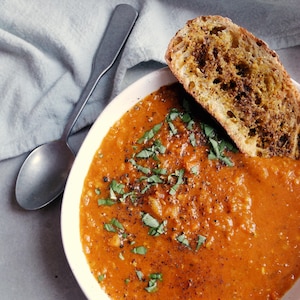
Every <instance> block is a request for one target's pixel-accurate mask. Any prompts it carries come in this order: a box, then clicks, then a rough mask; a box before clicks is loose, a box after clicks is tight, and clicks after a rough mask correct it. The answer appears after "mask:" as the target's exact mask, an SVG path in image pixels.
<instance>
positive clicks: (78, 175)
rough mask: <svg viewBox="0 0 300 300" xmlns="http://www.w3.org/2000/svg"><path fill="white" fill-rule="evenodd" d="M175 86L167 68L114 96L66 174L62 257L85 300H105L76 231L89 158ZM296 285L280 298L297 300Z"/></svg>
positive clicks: (77, 229)
mask: <svg viewBox="0 0 300 300" xmlns="http://www.w3.org/2000/svg"><path fill="white" fill-rule="evenodd" d="M173 82H176V79H175V78H174V76H173V75H172V74H171V72H170V71H169V69H168V68H163V69H160V70H158V71H155V72H153V73H150V74H149V75H146V76H145V77H143V78H141V79H140V80H138V81H137V82H135V83H134V84H132V85H131V86H129V87H128V88H127V89H126V90H124V91H123V92H122V93H121V94H120V95H119V96H117V97H116V98H115V99H114V100H113V101H112V102H111V103H110V104H109V105H108V106H107V107H106V108H105V110H104V111H103V112H102V113H101V114H100V116H99V117H98V119H97V120H96V122H95V123H94V125H93V126H92V128H91V130H90V131H89V133H88V135H87V137H86V139H85V140H84V142H83V144H82V146H81V148H80V150H79V152H78V154H77V157H76V160H75V162H74V165H73V167H72V170H71V172H70V175H69V178H68V181H67V185H66V188H65V193H64V197H63V203H62V211H61V232H62V241H63V246H64V250H65V254H66V257H67V260H68V262H69V265H70V267H71V269H72V272H73V274H74V276H75V278H76V280H77V282H78V283H79V285H80V287H81V289H82V290H83V292H84V293H85V295H86V296H87V298H88V299H91V300H93V299H97V300H102V299H109V298H108V296H107V295H106V294H105V293H104V292H103V290H102V289H101V288H100V287H99V284H98V282H97V280H96V279H95V278H94V276H93V275H92V274H91V271H90V268H89V265H88V263H87V260H86V257H85V254H84V253H83V250H82V244H81V241H80V231H79V208H80V197H81V193H82V188H83V183H84V180H85V177H86V174H87V173H88V170H89V167H90V164H91V162H92V159H93V156H94V154H95V153H96V151H97V149H98V148H99V146H100V143H101V140H102V139H103V138H104V137H105V135H106V134H107V132H108V130H109V128H110V127H111V126H112V125H113V124H114V123H115V122H116V121H117V120H118V119H120V118H121V117H122V116H123V114H124V113H125V112H126V111H127V110H128V109H130V108H131V107H132V106H133V105H134V104H136V103H137V102H138V101H139V100H141V99H143V98H144V97H145V96H147V95H149V94H150V93H151V92H153V91H156V90H158V89H159V88H160V87H161V86H163V85H167V84H171V83H173ZM299 295H300V281H298V282H297V284H296V285H295V286H294V287H293V289H291V290H290V291H289V292H288V293H287V295H286V296H285V297H284V299H285V300H288V299H289V300H295V299H300V296H299Z"/></svg>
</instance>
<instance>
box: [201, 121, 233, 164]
mask: <svg viewBox="0 0 300 300" xmlns="http://www.w3.org/2000/svg"><path fill="white" fill-rule="evenodd" d="M201 127H202V130H203V132H204V134H205V136H206V137H207V139H208V142H209V145H210V152H209V155H208V158H209V159H218V160H220V161H222V162H223V163H225V164H226V165H227V166H230V167H231V166H233V165H234V164H233V162H232V160H231V159H230V158H229V157H228V156H226V155H225V154H224V151H225V150H226V149H228V150H229V151H232V152H237V148H236V147H235V146H234V145H233V144H232V143H230V142H229V141H225V140H220V139H218V136H217V134H216V132H215V129H214V128H213V127H212V126H210V125H208V124H205V123H202V124H201Z"/></svg>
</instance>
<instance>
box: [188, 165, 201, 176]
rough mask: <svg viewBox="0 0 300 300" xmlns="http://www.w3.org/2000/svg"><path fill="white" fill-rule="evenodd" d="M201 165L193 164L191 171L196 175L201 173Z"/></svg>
mask: <svg viewBox="0 0 300 300" xmlns="http://www.w3.org/2000/svg"><path fill="white" fill-rule="evenodd" d="M199 169H200V167H199V165H195V166H192V167H191V170H190V171H191V173H192V174H194V175H199V173H200V170H199Z"/></svg>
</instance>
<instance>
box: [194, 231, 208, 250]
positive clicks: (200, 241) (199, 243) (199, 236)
mask: <svg viewBox="0 0 300 300" xmlns="http://www.w3.org/2000/svg"><path fill="white" fill-rule="evenodd" d="M205 241H206V237H205V236H203V235H200V234H199V235H198V240H197V246H196V251H198V250H199V249H200V247H201V246H202V245H203V244H204V243H205Z"/></svg>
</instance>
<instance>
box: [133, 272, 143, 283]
mask: <svg viewBox="0 0 300 300" xmlns="http://www.w3.org/2000/svg"><path fill="white" fill-rule="evenodd" d="M135 273H136V276H137V278H138V279H139V281H142V280H143V279H144V274H143V272H142V271H140V270H135Z"/></svg>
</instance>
